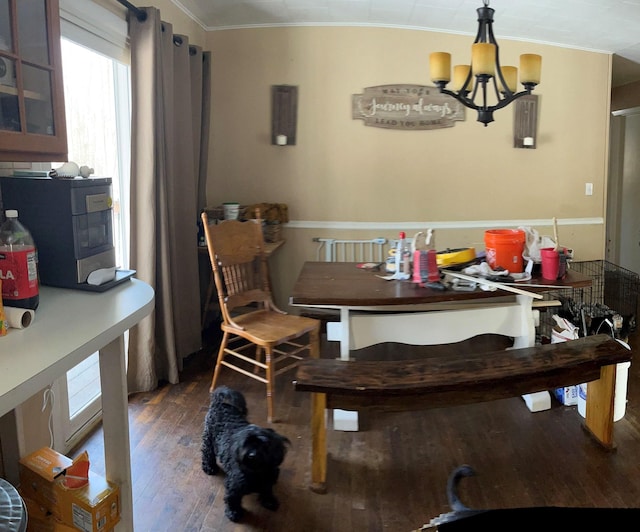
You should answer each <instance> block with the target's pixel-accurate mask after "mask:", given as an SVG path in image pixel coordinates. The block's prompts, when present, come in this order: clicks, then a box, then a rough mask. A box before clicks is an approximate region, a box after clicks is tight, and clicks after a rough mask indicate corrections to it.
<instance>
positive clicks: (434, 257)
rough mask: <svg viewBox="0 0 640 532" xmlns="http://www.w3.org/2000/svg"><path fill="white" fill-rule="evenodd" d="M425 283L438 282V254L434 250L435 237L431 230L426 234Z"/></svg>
mask: <svg viewBox="0 0 640 532" xmlns="http://www.w3.org/2000/svg"><path fill="white" fill-rule="evenodd" d="M427 246H428V248H429V249H428V250H427V272H428V274H427V282H428V283H437V282H438V281H440V270H438V253H437V251H436V248H435V237H434V234H433V229H429V231H428V232H427Z"/></svg>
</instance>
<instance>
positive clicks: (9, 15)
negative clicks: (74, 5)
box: [0, 0, 67, 162]
mask: <svg viewBox="0 0 640 532" xmlns="http://www.w3.org/2000/svg"><path fill="white" fill-rule="evenodd" d="M66 160H67V131H66V124H65V115H64V94H63V85H62V60H61V55H60V12H59V5H58V0H0V161H11V162H18V161H45V162H46V161H66Z"/></svg>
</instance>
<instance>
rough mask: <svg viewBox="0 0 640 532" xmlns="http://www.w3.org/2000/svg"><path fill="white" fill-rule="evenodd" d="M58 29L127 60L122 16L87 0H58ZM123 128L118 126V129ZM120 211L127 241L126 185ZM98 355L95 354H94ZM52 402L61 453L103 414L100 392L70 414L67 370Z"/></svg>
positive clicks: (120, 90) (122, 115)
mask: <svg viewBox="0 0 640 532" xmlns="http://www.w3.org/2000/svg"><path fill="white" fill-rule="evenodd" d="M60 17H61V20H60V29H61V36H62V37H63V38H66V39H69V40H71V41H73V42H75V43H77V44H80V45H83V46H86V47H87V48H89V49H91V50H94V51H96V52H98V53H101V54H103V55H105V56H107V57H111V58H113V59H115V60H116V61H118V62H120V63H124V64H125V65H127V64H129V63H130V55H129V48H128V26H127V23H126V20H125V19H124V17H119V16H118V15H116V14H115V13H112V12H111V11H109V10H107V9H105V8H104V7H101V6H99V5H97V4H95V3H94V2H90V1H87V0H60ZM125 69H126V67H125V66H118V67H116V69H115V72H114V82H115V84H116V106H117V109H118V111H119V114H118V115H117V116H116V122H117V124H118V125H119V124H126V123H127V122H128V121H129V116H130V101H129V100H128V99H127V100H126V101H121V100H120V99H118V95H119V94H124V93H125V91H126V93H128V84H127V77H126V75H125V74H126V73H125V72H124V70H125ZM122 130H123V128H122V127H119V126H117V131H122ZM117 142H118V151H119V155H120V158H119V165H120V168H119V175H121V176H123V175H128V174H129V167H130V149H131V148H130V138H129V136H126V138H125V137H121V136H120V135H118V138H117ZM119 195H120V202H121V203H120V213H121V215H122V217H123V223H121V224H120V227H121V229H122V231H121V234H119V235H118V236H117V237H116V238H118V239H119V240H120V241H127V240H128V235H126V234H124V233H125V231H124V228H125V227H129V196H128V189H126V190H123V189H122V188H120V194H119ZM121 260H122V262H123V263H122V264H118V266H119V267H122V268H127V267H128V265H129V257H128V246H125V252H124V256H123V257H122V258H121ZM96 355H97V354H96ZM51 388H52V391H53V393H54V398H55V399H54V402H53V405H52V409H51V420H50V423H51V425H50V427H51V432H52V438H53V447H54V448H55V449H56V450H57V451H59V452H62V453H67V452H69V451H70V450H71V449H72V448H73V447H74V446H75V445H76V444H77V443H78V442H79V441H80V440H81V439H82V438H83V437H84V435H85V434H86V433H87V432H88V431H90V430H91V429H92V428H93V427H94V426H95V425H96V424H97V423H98V422H99V421H100V420H101V418H102V409H101V396H98V397H97V398H96V399H95V400H94V401H93V402H92V403H91V404H90V405H88V407H87V408H85V409H84V410H83V411H81V412H79V413H78V414H77V415H75V416H74V417H73V418H71V417H70V415H69V400H68V389H67V376H66V374H65V375H64V376H63V377H61V378H59V379H57V380H56V381H55V382H54V383H53V384H52V387H51Z"/></svg>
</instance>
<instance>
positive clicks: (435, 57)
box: [429, 52, 451, 83]
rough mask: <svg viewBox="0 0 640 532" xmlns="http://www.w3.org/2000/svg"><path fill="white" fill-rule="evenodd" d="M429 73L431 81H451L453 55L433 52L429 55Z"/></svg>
mask: <svg viewBox="0 0 640 532" xmlns="http://www.w3.org/2000/svg"><path fill="white" fill-rule="evenodd" d="M429 71H430V74H431V81H433V82H434V83H436V82H438V81H450V80H451V54H450V53H447V52H433V53H432V54H430V55H429Z"/></svg>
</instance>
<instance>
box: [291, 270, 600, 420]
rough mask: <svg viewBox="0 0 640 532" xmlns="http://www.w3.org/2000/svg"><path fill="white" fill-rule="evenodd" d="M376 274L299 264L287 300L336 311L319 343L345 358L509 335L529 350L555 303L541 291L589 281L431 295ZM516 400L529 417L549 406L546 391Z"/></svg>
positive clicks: (570, 274) (572, 278) (579, 278)
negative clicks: (328, 343) (379, 349)
mask: <svg viewBox="0 0 640 532" xmlns="http://www.w3.org/2000/svg"><path fill="white" fill-rule="evenodd" d="M534 271H535V270H534ZM384 276H385V273H384V272H383V271H382V272H381V271H372V270H366V269H363V268H359V267H358V265H357V264H356V263H352V262H305V263H304V265H303V267H302V269H301V271H300V274H299V276H298V278H297V280H296V283H295V285H294V287H293V291H292V293H291V296H290V299H289V303H290V305H292V306H295V307H305V308H323V309H334V310H336V311H339V313H340V320H339V321H338V322H330V323H328V325H327V339H328V340H334V341H339V342H340V357H341V358H343V359H349V354H350V352H351V351H352V350H355V349H360V348H363V347H367V346H370V345H375V344H380V343H385V342H398V343H405V344H411V345H435V344H447V343H453V342H458V341H461V340H466V339H468V338H472V337H474V336H478V335H481V334H500V335H503V336H508V337H512V338H513V339H514V344H513V347H514V348H518V347H530V346H533V345H535V338H536V336H535V331H536V324H537V323H538V322H539V310H538V307H539V306H547V305H554V304H557V302H554V301H548V300H547V301H545V300H544V298H543V294H544V293H545V292H555V291H562V290H563V289H572V288H573V289H575V288H587V287H589V286H591V278H590V277H588V276H586V275H584V274H581V273H579V272H575V271H573V270H571V269H569V270H568V271H567V274H566V275H565V277H564V278H563V279H558V280H547V279H543V278H542V277H541V276H540V274H535V273H534V274H533V275H532V278H531V279H530V280H528V281H525V282H517V283H512V284H509V285H506V284H505V285H503V286H502V287H501V288H498V289H495V290H483V289H481V288H480V285H478V287H476V289H475V290H471V291H457V290H452V289H451V288H447V289H446V290H438V289H434V288H429V287H427V286H423V285H420V284H417V283H413V282H412V281H411V280H405V281H401V280H385V279H383V278H382V277H384ZM492 284H495V283H492ZM499 284H500V283H499ZM492 288H495V286H493V287H492ZM523 399H524V400H525V403H526V404H527V407H528V408H529V409H530V410H531V411H532V412H536V411H539V410H546V409H548V408H550V395H549V393H548V392H539V393H538V394H529V395H528V396H523ZM347 430H348V429H347ZM351 430H356V429H351Z"/></svg>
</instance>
